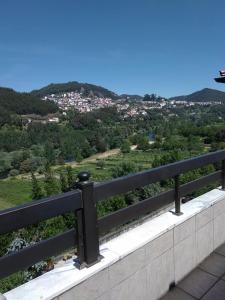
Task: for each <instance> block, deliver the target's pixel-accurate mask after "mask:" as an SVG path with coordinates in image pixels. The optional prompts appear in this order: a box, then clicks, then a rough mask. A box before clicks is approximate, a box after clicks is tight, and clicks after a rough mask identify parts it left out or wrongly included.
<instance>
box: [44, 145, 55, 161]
mask: <svg viewBox="0 0 225 300" xmlns="http://www.w3.org/2000/svg"><path fill="white" fill-rule="evenodd" d="M44 152H45V154H44V155H45V157H46V159H47V160H48V162H49V163H50V165H53V164H54V163H55V151H54V147H53V144H52V143H46V144H45V148H44Z"/></svg>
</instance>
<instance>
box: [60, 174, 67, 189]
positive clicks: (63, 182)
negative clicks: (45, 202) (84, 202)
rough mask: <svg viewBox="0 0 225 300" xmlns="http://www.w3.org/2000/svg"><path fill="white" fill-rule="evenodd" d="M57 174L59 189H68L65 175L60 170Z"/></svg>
mask: <svg viewBox="0 0 225 300" xmlns="http://www.w3.org/2000/svg"><path fill="white" fill-rule="evenodd" d="M59 176H60V185H61V191H62V192H66V191H67V190H68V187H67V180H66V176H65V174H64V173H63V172H62V171H61V172H60V175H59Z"/></svg>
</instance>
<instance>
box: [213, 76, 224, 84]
mask: <svg viewBox="0 0 225 300" xmlns="http://www.w3.org/2000/svg"><path fill="white" fill-rule="evenodd" d="M215 81H216V82H220V83H225V76H224V77H218V78H215Z"/></svg>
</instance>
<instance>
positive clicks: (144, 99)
mask: <svg viewBox="0 0 225 300" xmlns="http://www.w3.org/2000/svg"><path fill="white" fill-rule="evenodd" d="M150 100H151V98H150V96H149V94H145V95H144V98H143V101H150Z"/></svg>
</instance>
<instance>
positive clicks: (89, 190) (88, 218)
mask: <svg viewBox="0 0 225 300" xmlns="http://www.w3.org/2000/svg"><path fill="white" fill-rule="evenodd" d="M89 178H90V174H89V173H88V172H80V173H79V174H78V179H79V182H78V183H77V187H78V188H79V189H80V190H81V192H82V200H83V208H82V209H81V211H78V212H77V227H78V230H77V232H78V258H79V263H80V264H81V267H82V265H85V266H87V267H89V266H91V265H93V264H95V263H96V262H98V261H99V259H100V255H99V236H98V221H97V209H96V203H95V202H94V198H93V189H94V183H93V182H91V181H89ZM81 235H82V238H81ZM81 240H82V241H81Z"/></svg>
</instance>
